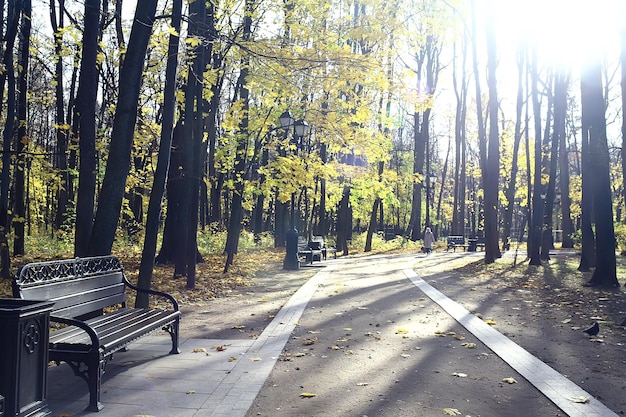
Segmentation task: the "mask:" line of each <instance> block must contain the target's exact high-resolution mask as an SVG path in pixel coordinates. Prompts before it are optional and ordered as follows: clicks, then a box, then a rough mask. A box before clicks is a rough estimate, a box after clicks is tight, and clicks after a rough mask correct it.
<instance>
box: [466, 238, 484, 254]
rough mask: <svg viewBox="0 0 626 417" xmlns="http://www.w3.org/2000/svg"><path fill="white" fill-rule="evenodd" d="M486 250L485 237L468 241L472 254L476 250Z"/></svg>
mask: <svg viewBox="0 0 626 417" xmlns="http://www.w3.org/2000/svg"><path fill="white" fill-rule="evenodd" d="M479 249H480V250H485V238H484V237H483V236H478V237H472V238H469V239H468V248H467V250H468V251H470V252H476V250H479Z"/></svg>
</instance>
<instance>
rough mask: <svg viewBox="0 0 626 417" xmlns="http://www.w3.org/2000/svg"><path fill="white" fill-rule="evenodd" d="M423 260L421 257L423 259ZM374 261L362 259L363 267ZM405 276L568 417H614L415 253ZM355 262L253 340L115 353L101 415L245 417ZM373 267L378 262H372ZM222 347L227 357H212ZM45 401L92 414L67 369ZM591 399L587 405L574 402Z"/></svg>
mask: <svg viewBox="0 0 626 417" xmlns="http://www.w3.org/2000/svg"><path fill="white" fill-rule="evenodd" d="M420 256H423V255H420ZM375 259H376V256H372V257H367V258H359V260H358V263H359V265H360V267H363V263H364V262H368V260H375ZM398 259H399V261H400V263H401V264H402V266H401V267H400V268H401V270H402V272H403V273H404V275H405V276H406V277H407V279H409V280H411V281H412V282H413V284H414V285H415V286H416V287H417V288H419V289H420V290H421V291H422V292H423V293H424V294H425V295H426V296H428V297H429V298H430V299H432V300H433V301H434V302H435V303H437V304H439V305H440V306H441V307H442V308H443V309H444V310H445V311H446V312H447V313H448V314H449V315H450V316H452V317H453V318H454V319H455V320H457V321H458V322H459V323H460V324H461V325H463V326H464V327H465V328H466V329H467V330H468V331H469V332H470V333H472V334H473V335H474V336H475V337H476V338H478V339H479V340H480V341H481V342H483V343H484V344H485V345H486V346H488V347H489V348H490V349H491V350H492V351H493V352H494V353H496V354H497V355H498V356H500V357H501V358H502V359H503V360H504V361H505V362H507V363H508V364H509V365H510V366H511V367H512V368H513V369H515V370H516V371H517V372H518V373H520V374H521V375H523V376H524V377H525V378H526V379H527V380H528V381H529V382H530V383H531V384H532V385H534V386H535V387H536V388H537V389H538V390H539V391H540V392H541V393H543V394H544V395H545V396H546V397H548V398H549V399H550V400H551V401H552V402H553V403H554V404H556V405H557V406H558V407H559V408H560V409H561V410H562V411H563V412H564V413H566V414H567V415H568V416H581V417H582V416H585V417H586V416H603V417H609V416H616V415H617V414H615V413H614V412H612V411H611V410H609V409H608V408H607V407H605V406H604V405H603V404H602V403H601V402H599V401H597V400H595V399H593V398H592V397H591V395H589V394H588V393H586V392H585V391H584V390H582V389H581V388H580V387H578V386H577V385H575V384H574V383H572V382H571V381H569V380H568V379H567V378H565V377H564V376H562V375H560V374H559V373H558V372H556V371H555V370H553V369H552V368H550V367H549V366H548V365H545V364H544V363H543V362H541V361H540V360H539V359H537V358H535V357H534V356H532V355H531V354H530V353H528V352H527V351H525V350H524V349H522V348H521V347H520V346H518V345H517V344H515V343H514V342H512V341H511V340H510V339H508V338H507V337H505V336H504V335H502V334H501V333H499V332H498V331H497V330H495V329H494V328H493V327H491V326H489V325H487V324H485V323H484V322H483V321H482V320H480V319H478V318H476V317H475V316H474V315H472V314H471V313H469V312H468V311H467V310H466V309H465V308H463V307H462V306H460V305H459V304H457V303H456V302H454V301H453V300H451V299H449V298H448V297H446V296H445V295H444V294H442V293H441V292H439V291H438V290H436V289H435V288H434V287H432V286H431V285H429V284H428V283H427V282H425V281H424V280H422V279H421V278H420V277H419V276H418V275H417V274H416V273H415V272H414V270H413V269H412V268H411V267H412V266H413V265H414V263H415V261H416V260H417V259H418V256H404V257H403V256H398ZM350 262H353V263H354V262H356V261H355V260H354V259H352V260H351V259H340V260H337V261H329V262H328V266H327V267H326V268H324V269H323V270H321V271H320V272H319V273H317V274H316V275H315V276H313V277H312V278H311V279H310V280H309V281H308V282H307V283H306V284H305V285H303V286H302V287H301V288H300V289H299V290H298V291H297V292H296V293H295V294H294V295H293V296H292V297H291V299H290V300H289V302H288V303H287V304H286V305H285V306H284V307H283V308H282V309H281V310H280V312H279V313H278V314H277V315H276V317H275V318H274V319H273V321H272V322H271V323H270V324H269V325H268V326H267V327H266V328H265V330H264V331H263V333H262V334H261V335H260V336H259V337H258V338H257V339H256V340H209V339H182V340H181V354H180V355H168V354H167V352H168V350H169V348H168V346H169V343H170V342H169V337H168V336H150V337H147V338H144V339H142V340H140V341H139V342H137V343H135V344H133V345H132V346H131V350H129V351H128V352H123V353H119V354H117V355H116V356H115V358H114V360H113V361H111V362H110V363H109V364H108V366H107V373H106V375H105V377H104V383H103V387H102V388H103V390H102V394H101V396H102V398H101V401H102V403H103V404H104V409H103V410H102V411H101V412H99V413H98V414H97V415H98V417H119V416H139V415H141V416H155V417H186V416H190V417H192V416H193V417H197V416H203V417H205V416H207V417H208V416H214V417H243V416H245V415H246V412H247V411H248V409H249V408H250V406H251V405H252V403H253V401H254V399H255V397H256V396H257V394H258V393H259V392H260V390H261V388H262V386H263V384H264V382H265V380H266V379H267V377H268V376H269V375H270V373H271V371H272V369H273V368H274V365H275V364H276V361H277V359H278V357H279V355H280V353H281V352H282V350H283V348H284V346H285V344H286V343H287V341H288V340H289V338H290V335H291V333H292V332H293V330H294V328H295V326H296V325H297V323H298V320H299V319H300V317H301V316H302V314H303V312H304V310H305V308H306V306H307V303H308V302H309V300H310V299H311V297H312V296H313V294H314V293H315V292H316V290H317V288H318V286H319V285H320V284H322V283H323V282H324V281H325V280H327V279H328V278H329V277H330V276H332V274H333V272H335V271H337V268H341V269H342V270H343V269H344V267H346V266H347V265H349V263H350ZM373 265H375V263H373ZM216 346H224V347H225V348H226V351H225V352H221V353H227V355H223V354H216V352H215V347H216ZM48 381H49V384H48V385H49V387H48V403H49V406H50V409H51V410H52V415H53V416H55V417H69V416H87V415H91V416H94V415H96V414H94V413H89V412H85V411H84V408H85V407H86V405H87V402H88V392H87V388H86V384H84V383H82V381H80V380H79V379H78V378H76V377H75V376H74V375H73V374H72V372H71V369H70V367H69V366H67V365H61V366H59V367H54V368H52V369H50V372H49V376H48ZM578 396H585V397H588V398H591V401H590V402H589V403H587V404H579V403H575V402H572V401H571V398H572V397H578Z"/></svg>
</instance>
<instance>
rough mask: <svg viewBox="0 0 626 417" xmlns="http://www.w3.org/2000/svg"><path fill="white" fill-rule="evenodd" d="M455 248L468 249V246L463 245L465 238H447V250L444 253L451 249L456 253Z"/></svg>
mask: <svg viewBox="0 0 626 417" xmlns="http://www.w3.org/2000/svg"><path fill="white" fill-rule="evenodd" d="M457 247H462V248H463V249H467V248H468V244H467V243H465V238H464V237H463V236H448V248H447V249H446V251H449V250H450V249H453V250H454V252H456V248H457Z"/></svg>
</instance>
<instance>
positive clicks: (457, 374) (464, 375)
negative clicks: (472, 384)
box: [452, 372, 467, 378]
mask: <svg viewBox="0 0 626 417" xmlns="http://www.w3.org/2000/svg"><path fill="white" fill-rule="evenodd" d="M452 376H456V377H459V378H467V374H464V373H463V372H453V373H452Z"/></svg>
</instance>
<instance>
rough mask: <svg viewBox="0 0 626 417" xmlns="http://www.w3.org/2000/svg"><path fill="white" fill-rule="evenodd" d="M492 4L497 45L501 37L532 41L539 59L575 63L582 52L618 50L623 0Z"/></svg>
mask: <svg viewBox="0 0 626 417" xmlns="http://www.w3.org/2000/svg"><path fill="white" fill-rule="evenodd" d="M495 7H496V8H497V13H496V16H497V17H498V23H497V24H498V26H499V27H498V31H497V32H498V33H499V34H502V36H503V37H502V39H501V40H502V42H500V44H501V46H505V44H503V42H504V41H505V40H507V41H513V42H512V43H511V46H513V45H514V41H515V40H527V41H528V42H532V43H535V44H537V45H538V48H539V49H538V50H539V53H540V54H541V57H540V58H541V61H543V62H550V61H552V63H555V64H562V65H567V66H578V65H580V64H581V63H582V62H584V58H585V57H586V56H588V54H587V53H585V52H584V51H589V50H591V51H596V52H604V53H610V54H615V53H619V49H618V48H619V27H620V19H626V16H625V13H626V1H624V0H595V1H590V0H585V1H582V0H526V1H498V2H495ZM507 43H508V42H507ZM588 48H591V49H588ZM618 56H619V55H618Z"/></svg>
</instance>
